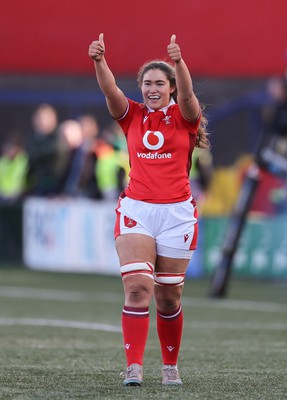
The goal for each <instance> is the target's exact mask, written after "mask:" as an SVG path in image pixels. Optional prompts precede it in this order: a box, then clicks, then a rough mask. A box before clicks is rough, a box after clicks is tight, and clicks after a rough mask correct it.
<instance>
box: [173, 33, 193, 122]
mask: <svg viewBox="0 0 287 400" xmlns="http://www.w3.org/2000/svg"><path fill="white" fill-rule="evenodd" d="M175 41H176V36H175V35H172V36H171V39H170V43H169V45H168V46H167V52H168V55H169V57H170V59H171V60H172V61H173V62H174V64H175V80H176V86H177V102H178V106H179V109H180V112H181V114H182V115H183V117H184V118H186V119H188V120H194V119H196V118H197V116H198V114H199V112H200V106H199V103H198V100H197V98H196V96H195V94H194V92H193V85H192V80H191V76H190V73H189V70H188V68H187V66H186V64H185V62H184V60H183V59H182V56H181V51H180V47H179V45H178V44H176V42H175Z"/></svg>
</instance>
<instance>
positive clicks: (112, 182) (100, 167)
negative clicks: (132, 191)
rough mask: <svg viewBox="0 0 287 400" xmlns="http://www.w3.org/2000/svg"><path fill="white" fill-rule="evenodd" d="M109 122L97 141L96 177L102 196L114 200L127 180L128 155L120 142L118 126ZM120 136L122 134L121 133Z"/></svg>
mask: <svg viewBox="0 0 287 400" xmlns="http://www.w3.org/2000/svg"><path fill="white" fill-rule="evenodd" d="M114 128H115V124H111V125H110V126H109V127H108V128H107V129H105V130H104V131H103V133H102V135H101V137H100V138H99V139H98V143H97V159H98V161H97V168H96V177H97V181H98V184H99V188H100V190H101V193H102V197H103V198H104V199H107V200H116V199H117V198H118V196H119V194H120V193H121V192H122V191H123V190H124V188H125V187H126V184H127V180H128V173H129V157H128V153H127V151H126V146H125V145H123V144H122V141H121V139H119V137H120V133H119V129H118V127H116V129H114ZM121 136H123V135H122V134H121Z"/></svg>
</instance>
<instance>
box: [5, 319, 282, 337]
mask: <svg viewBox="0 0 287 400" xmlns="http://www.w3.org/2000/svg"><path fill="white" fill-rule="evenodd" d="M17 325H21V326H40V327H54V328H74V329H84V330H92V331H103V332H114V333H120V332H121V331H122V330H121V327H120V326H117V325H110V324H98V323H95V322H85V321H68V320H62V319H45V318H1V317H0V326H17ZM188 325H189V326H190V328H192V329H200V330H202V329H209V330H244V331H246V330H255V331H257V330H259V331H261V332H262V331H287V324H284V323H267V324H264V323H262V324H261V323H251V322H247V323H242V322H220V323H219V322H202V321H196V320H195V321H192V322H191V323H190V324H188Z"/></svg>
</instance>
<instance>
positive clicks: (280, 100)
mask: <svg viewBox="0 0 287 400" xmlns="http://www.w3.org/2000/svg"><path fill="white" fill-rule="evenodd" d="M267 92H268V94H269V96H270V103H269V104H268V106H266V107H265V108H264V109H263V120H264V122H265V125H266V129H267V131H268V132H270V133H275V134H278V135H280V136H287V77H284V78H271V79H270V80H269V81H268V82H267Z"/></svg>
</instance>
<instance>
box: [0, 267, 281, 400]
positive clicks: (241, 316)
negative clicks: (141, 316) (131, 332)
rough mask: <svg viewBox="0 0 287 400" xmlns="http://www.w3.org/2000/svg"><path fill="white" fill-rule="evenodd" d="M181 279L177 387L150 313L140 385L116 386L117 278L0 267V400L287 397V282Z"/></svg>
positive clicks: (119, 367)
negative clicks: (215, 294)
mask: <svg viewBox="0 0 287 400" xmlns="http://www.w3.org/2000/svg"><path fill="white" fill-rule="evenodd" d="M208 287H209V282H208V281H207V280H194V281H191V280H188V281H187V282H186V285H185V289H184V299H183V305H184V314H185V327H184V335H183V342H182V348H181V353H180V359H179V369H180V372H181V377H182V380H183V386H182V387H162V386H161V370H160V368H161V359H160V352H159V344H158V339H157V336H156V329H155V310H154V307H152V308H151V329H150V334H149V338H148V343H147V349H146V355H145V364H144V383H143V386H142V387H140V388H138V387H129V388H123V387H122V377H121V375H120V373H121V371H123V369H124V367H125V361H124V352H123V346H122V337H121V328H120V321H121V309H122V304H123V292H122V285H121V281H120V278H118V277H108V276H101V275H84V274H83V275H82V274H68V273H67V274H65V273H47V272H35V271H30V270H26V269H23V268H22V269H18V268H1V269H0V347H1V350H0V360H1V363H0V399H1V400H2V399H18V400H20V399H21V400H34V399H35V400H36V399H37V400H41V399H53V400H55V399H56V400H62V399H63V400H65V399H117V400H121V399H177V400H185V399H197V400H205V399H211V400H223V399H230V400H233V399H238V400H242V399H248V400H253V399H258V400H259V399H260V400H263V399H266V400H273V399H274V400H281V399H282V400H283V399H284V400H286V399H287V284H286V282H285V283H284V282H283V283H279V282H273V283H271V282H258V281H257V282H256V281H247V280H246V281H242V280H241V281H233V282H232V283H231V286H230V290H229V293H228V297H227V298H226V299H224V300H211V299H208V298H207V292H208Z"/></svg>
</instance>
